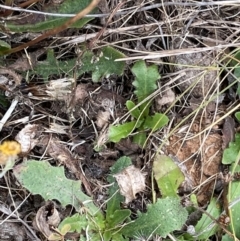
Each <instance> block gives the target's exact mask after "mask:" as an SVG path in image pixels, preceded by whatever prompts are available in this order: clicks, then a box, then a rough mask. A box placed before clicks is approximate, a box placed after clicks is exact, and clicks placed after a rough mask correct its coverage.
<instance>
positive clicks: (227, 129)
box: [222, 116, 235, 150]
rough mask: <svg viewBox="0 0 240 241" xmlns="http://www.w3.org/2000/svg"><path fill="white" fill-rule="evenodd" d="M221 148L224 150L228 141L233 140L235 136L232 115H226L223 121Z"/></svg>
mask: <svg viewBox="0 0 240 241" xmlns="http://www.w3.org/2000/svg"><path fill="white" fill-rule="evenodd" d="M222 134H223V135H222V140H223V143H222V149H223V150H224V149H225V148H227V146H228V144H229V142H231V141H233V140H234V136H235V121H234V119H233V118H232V117H230V116H227V117H226V118H225V122H224V124H223V129H222Z"/></svg>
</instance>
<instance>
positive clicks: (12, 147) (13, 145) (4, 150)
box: [0, 141, 21, 156]
mask: <svg viewBox="0 0 240 241" xmlns="http://www.w3.org/2000/svg"><path fill="white" fill-rule="evenodd" d="M0 152H1V154H3V155H5V156H16V155H17V154H19V153H20V152H21V145H20V144H19V143H18V142H16V141H4V142H3V144H1V145H0Z"/></svg>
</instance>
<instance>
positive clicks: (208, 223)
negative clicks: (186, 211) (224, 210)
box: [194, 198, 221, 240]
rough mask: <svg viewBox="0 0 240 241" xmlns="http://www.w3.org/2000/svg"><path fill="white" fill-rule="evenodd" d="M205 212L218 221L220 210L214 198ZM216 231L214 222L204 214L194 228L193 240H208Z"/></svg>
mask: <svg viewBox="0 0 240 241" xmlns="http://www.w3.org/2000/svg"><path fill="white" fill-rule="evenodd" d="M206 212H207V213H209V214H210V215H211V216H212V217H213V218H214V219H218V217H219V216H220V214H221V208H220V204H219V203H218V202H217V200H216V198H212V199H211V201H210V204H209V205H208V208H207V210H206ZM217 230H218V226H217V224H216V222H215V221H214V220H212V219H211V218H210V217H209V216H208V215H206V214H205V213H204V214H203V215H202V218H201V219H200V220H199V221H198V223H197V225H196V226H195V231H196V234H195V235H194V238H196V240H208V238H209V237H210V236H212V235H213V234H215V233H216V232H217Z"/></svg>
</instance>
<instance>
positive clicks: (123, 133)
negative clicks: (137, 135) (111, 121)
mask: <svg viewBox="0 0 240 241" xmlns="http://www.w3.org/2000/svg"><path fill="white" fill-rule="evenodd" d="M135 126H136V121H131V122H127V123H124V124H122V125H117V126H110V128H109V133H108V139H109V141H112V142H115V143H116V142H119V141H120V140H121V139H123V138H126V137H128V136H129V135H130V133H131V132H132V131H133V129H134V127H135Z"/></svg>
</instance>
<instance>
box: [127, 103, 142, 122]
mask: <svg viewBox="0 0 240 241" xmlns="http://www.w3.org/2000/svg"><path fill="white" fill-rule="evenodd" d="M126 106H127V109H128V111H129V112H130V114H131V115H132V116H133V117H134V118H135V119H138V117H139V116H140V114H141V112H140V110H139V108H135V107H136V105H135V103H134V102H132V101H131V100H128V101H127V102H126ZM134 108H135V109H134ZM133 109H134V110H133Z"/></svg>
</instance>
